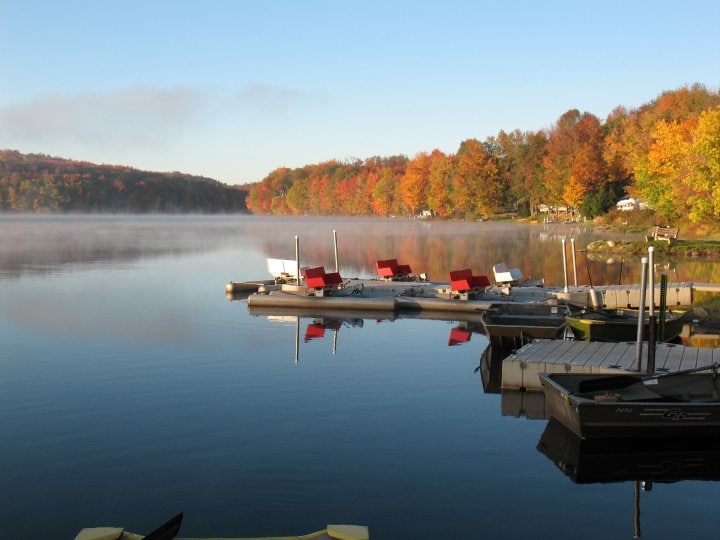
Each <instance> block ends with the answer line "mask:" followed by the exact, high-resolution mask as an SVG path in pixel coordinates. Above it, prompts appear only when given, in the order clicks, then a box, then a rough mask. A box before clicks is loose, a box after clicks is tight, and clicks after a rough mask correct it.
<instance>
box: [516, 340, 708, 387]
mask: <svg viewBox="0 0 720 540" xmlns="http://www.w3.org/2000/svg"><path fill="white" fill-rule="evenodd" d="M635 355H636V344H635V343H634V342H621V343H604V342H597V341H563V340H550V339H540V340H536V341H533V342H531V343H528V344H527V345H525V346H523V347H522V348H520V349H518V350H517V351H516V352H514V353H513V354H511V355H510V356H508V357H507V358H505V360H503V364H502V388H503V389H521V390H541V389H542V387H541V385H540V379H539V377H538V374H539V373H607V374H616V373H625V372H629V371H636V370H637V364H636V362H635ZM646 357H647V343H645V344H644V346H643V360H642V362H643V367H645V362H646ZM715 362H720V349H704V348H699V347H686V346H683V345H675V344H672V343H658V344H657V346H656V349H655V369H656V371H668V372H672V371H678V370H681V369H691V368H696V367H701V366H704V365H710V364H713V363H715Z"/></svg>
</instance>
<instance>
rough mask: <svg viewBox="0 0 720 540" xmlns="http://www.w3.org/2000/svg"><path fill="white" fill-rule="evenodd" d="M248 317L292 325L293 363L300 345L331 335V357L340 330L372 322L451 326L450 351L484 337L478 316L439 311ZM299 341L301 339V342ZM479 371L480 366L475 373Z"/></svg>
mask: <svg viewBox="0 0 720 540" xmlns="http://www.w3.org/2000/svg"><path fill="white" fill-rule="evenodd" d="M241 298H242V295H228V299H229V300H231V301H238V300H239V299H241ZM247 309H248V313H250V315H253V316H255V317H267V319H268V321H270V322H275V323H282V324H293V325H295V343H296V346H295V362H296V363H297V362H299V360H300V342H301V341H302V342H303V343H309V342H311V341H316V340H321V339H323V338H325V337H327V335H328V334H330V333H331V334H332V339H333V347H332V352H333V354H335V353H336V352H337V347H338V334H339V332H340V330H341V329H342V328H350V329H359V328H363V327H364V326H365V321H373V322H375V323H376V324H380V323H382V322H394V321H398V320H411V319H422V320H435V321H443V322H450V323H454V326H453V327H452V328H451V329H450V335H449V337H448V342H447V344H448V346H449V347H454V346H458V345H463V344H465V343H468V342H469V341H470V340H471V339H472V334H480V335H483V336H485V328H484V325H483V323H482V319H481V315H480V314H462V315H460V316H458V314H454V313H448V312H443V311H410V312H395V311H390V310H385V311H373V310H361V311H354V312H353V311H348V310H344V309H343V310H339V309H323V308H302V307H299V308H298V307H277V306H251V305H248V307H247ZM301 338H302V339H301ZM486 350H490V347H489V346H487V345H484V346H483V356H481V359H480V363H482V358H483V357H484V355H485V351H486ZM479 370H480V365H478V368H477V369H476V371H479Z"/></svg>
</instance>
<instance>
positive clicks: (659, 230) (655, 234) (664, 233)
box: [645, 225, 680, 245]
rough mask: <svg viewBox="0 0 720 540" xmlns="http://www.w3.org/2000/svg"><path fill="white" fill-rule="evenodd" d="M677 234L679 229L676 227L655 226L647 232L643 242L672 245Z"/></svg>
mask: <svg viewBox="0 0 720 540" xmlns="http://www.w3.org/2000/svg"><path fill="white" fill-rule="evenodd" d="M679 232H680V229H678V228H677V227H667V226H665V227H662V226H660V225H655V226H654V227H652V228H651V229H650V230H649V231H648V233H647V235H646V236H645V241H646V242H650V241H651V240H662V241H664V242H667V243H668V244H669V245H672V244H673V243H674V242H675V240H677V237H678V233H679Z"/></svg>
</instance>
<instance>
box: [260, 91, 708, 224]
mask: <svg viewBox="0 0 720 540" xmlns="http://www.w3.org/2000/svg"><path fill="white" fill-rule="evenodd" d="M626 195H629V196H632V197H635V198H636V199H639V200H642V201H644V202H645V203H647V204H648V205H649V206H650V207H651V208H654V209H655V211H656V213H657V214H658V215H660V216H661V217H663V218H665V219H667V220H670V221H672V220H675V219H677V218H679V217H681V216H685V215H687V216H689V218H690V219H691V220H693V221H694V222H697V223H703V222H714V221H715V222H716V221H717V220H718V219H720V93H718V92H717V91H709V90H708V89H707V88H705V87H704V86H702V85H699V84H696V85H693V86H689V87H688V86H686V87H681V88H679V89H676V90H672V91H667V92H664V93H662V94H661V95H660V96H658V97H657V98H656V99H654V100H652V101H651V102H649V103H647V104H645V105H642V106H641V107H639V108H637V109H633V110H629V109H626V108H624V107H617V108H616V109H615V110H613V111H612V113H611V114H609V115H608V117H607V118H606V119H605V120H604V121H601V120H600V119H599V118H598V117H596V116H595V115H593V114H590V113H588V112H580V111H579V110H577V109H571V110H569V111H567V112H566V113H564V114H563V115H562V116H561V117H560V118H559V119H558V120H557V122H555V124H554V125H553V126H552V127H551V128H549V129H546V130H539V131H520V130H515V131H511V132H505V131H500V132H499V133H498V134H497V136H491V137H488V138H486V139H485V140H484V141H479V140H477V139H468V140H466V141H463V142H462V143H461V144H460V146H459V148H458V150H457V152H455V153H454V154H446V153H443V152H441V151H440V150H437V149H435V150H432V151H430V152H420V153H418V154H417V155H416V156H414V157H413V158H412V159H409V158H407V157H405V156H391V157H372V158H369V159H366V160H364V161H361V160H356V161H352V162H348V161H345V162H342V161H337V160H331V161H328V162H324V163H318V164H313V165H307V166H304V167H300V168H296V169H289V168H284V167H282V168H278V169H276V170H274V171H272V172H271V173H270V174H269V175H268V176H267V177H265V178H264V179H263V180H262V181H261V182H259V183H257V184H254V185H252V186H250V189H249V194H248V197H247V206H248V208H249V210H250V211H252V212H253V213H256V214H286V215H305V214H313V215H377V216H391V215H406V216H411V215H417V214H418V213H419V212H421V211H429V212H430V213H432V214H433V215H435V216H437V217H442V218H462V219H478V218H483V217H488V216H492V215H497V214H499V213H503V212H516V213H518V214H519V215H534V214H536V213H537V211H538V207H539V206H540V205H541V204H545V205H549V206H569V207H572V208H573V209H576V210H577V211H578V212H579V214H580V215H583V216H586V217H588V218H594V217H596V216H598V215H600V214H603V213H605V212H607V211H608V210H609V209H611V208H614V206H615V202H616V201H617V200H618V199H619V198H621V197H623V196H626Z"/></svg>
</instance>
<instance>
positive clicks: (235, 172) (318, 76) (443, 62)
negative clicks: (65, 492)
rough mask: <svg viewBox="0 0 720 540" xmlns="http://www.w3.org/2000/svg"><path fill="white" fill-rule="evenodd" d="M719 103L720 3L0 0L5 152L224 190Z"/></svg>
mask: <svg viewBox="0 0 720 540" xmlns="http://www.w3.org/2000/svg"><path fill="white" fill-rule="evenodd" d="M693 83H701V84H704V85H706V86H707V87H708V88H709V89H710V90H718V88H720V2H719V1H718V0H688V1H687V2H685V3H680V2H677V1H673V2H669V1H665V0H652V1H645V0H623V1H621V2H619V1H615V0H605V1H603V2H599V1H598V2H592V3H590V2H582V1H580V0H573V1H565V2H561V1H556V2H553V1H551V0H546V1H538V0H535V1H522V0H521V1H517V0H516V1H514V2H498V1H493V2H486V1H480V0H474V1H473V0H469V1H453V0H445V1H443V2H439V1H437V2H424V1H422V0H408V1H392V0H383V1H374V0H363V1H356V2H343V1H341V0H334V1H314V2H310V1H302V0H295V1H284V0H277V1H274V2H273V1H269V0H268V1H264V0H247V1H241V0H236V1H213V0H204V1H200V0H198V1H183V0H172V1H164V0H142V1H135V0H124V1H113V0H88V1H76V0H62V1H56V0H47V1H38V0H0V148H5V149H15V150H20V151H21V152H39V153H45V154H50V155H54V156H59V157H66V158H71V159H80V160H86V161H92V162H96V163H108V164H121V165H130V166H132V167H136V168H140V169H148V170H154V171H175V170H177V171H182V172H187V173H192V174H201V175H204V176H209V177H212V178H216V179H218V180H220V181H223V182H227V183H245V182H252V181H258V180H261V179H262V178H263V177H265V176H266V175H267V174H268V173H269V172H271V171H272V170H274V169H276V168H277V167H281V166H287V167H300V166H303V165H306V164H309V163H318V162H321V161H326V160H329V159H341V160H343V159H355V158H359V159H365V158H368V157H371V156H391V155H397V154H404V155H407V156H408V157H413V156H414V155H415V154H416V153H417V152H420V151H431V150H432V149H434V148H439V149H440V150H442V151H444V152H448V153H450V152H455V151H457V148H458V146H459V144H460V142H461V141H463V140H465V139H469V138H477V139H480V140H483V139H485V138H486V137H488V136H492V135H497V133H498V132H499V131H500V130H505V131H511V130H514V129H520V130H523V131H525V130H539V129H543V128H548V127H550V126H552V124H553V123H554V122H555V121H556V120H557V119H558V118H559V116H560V115H561V114H563V113H564V112H565V111H567V110H568V109H572V108H577V109H579V110H581V111H587V112H590V113H593V114H595V115H597V116H598V117H600V118H601V119H604V118H605V116H606V115H607V114H608V113H609V112H610V111H611V110H612V109H613V108H615V107H616V106H618V105H623V106H626V107H628V108H634V107H637V106H639V105H642V104H643V103H647V102H648V101H651V100H652V99H654V98H656V97H657V96H658V95H659V94H660V93H661V92H663V91H665V90H673V89H676V88H678V87H680V86H683V85H690V84H693Z"/></svg>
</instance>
